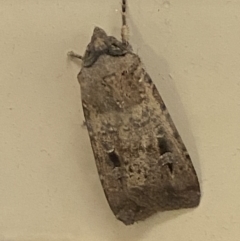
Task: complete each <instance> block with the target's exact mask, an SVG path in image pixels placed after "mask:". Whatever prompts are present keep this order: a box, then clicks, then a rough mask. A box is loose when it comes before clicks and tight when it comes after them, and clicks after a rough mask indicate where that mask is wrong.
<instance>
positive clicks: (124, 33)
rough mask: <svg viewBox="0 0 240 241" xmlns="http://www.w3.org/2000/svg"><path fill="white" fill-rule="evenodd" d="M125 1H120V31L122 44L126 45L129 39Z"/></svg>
mask: <svg viewBox="0 0 240 241" xmlns="http://www.w3.org/2000/svg"><path fill="white" fill-rule="evenodd" d="M126 12H127V0H122V29H121V36H122V43H123V44H125V45H128V37H129V29H128V26H127V17H126Z"/></svg>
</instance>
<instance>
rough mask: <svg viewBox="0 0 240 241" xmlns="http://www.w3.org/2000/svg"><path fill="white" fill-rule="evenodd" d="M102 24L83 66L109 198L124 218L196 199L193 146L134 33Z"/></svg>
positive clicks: (89, 119) (86, 103)
mask: <svg viewBox="0 0 240 241" xmlns="http://www.w3.org/2000/svg"><path fill="white" fill-rule="evenodd" d="M122 22H123V25H122V41H119V40H117V39H116V38H115V37H113V36H108V35H107V34H106V32H105V31H104V30H103V29H101V28H99V27H96V28H95V29H94V31H93V35H92V38H91V41H90V43H89V44H88V46H87V49H86V52H85V54H84V56H83V57H82V56H80V55H77V54H75V53H73V52H70V56H72V57H77V58H80V59H82V69H81V71H80V73H79V74H78V81H79V83H80V88H81V98H82V106H83V112H84V116H85V122H86V125H87V129H88V133H89V137H90V141H91V145H92V149H93V153H94V157H95V161H96V165H97V169H98V173H99V177H100V180H101V183H102V186H103V190H104V192H105V195H106V198H107V200H108V203H109V205H110V207H111V209H112V211H113V213H114V215H115V216H116V217H117V219H119V220H121V221H122V222H123V223H124V224H126V225H129V224H133V223H134V222H137V221H140V220H144V219H146V218H147V217H149V216H151V215H152V214H154V213H155V212H157V211H166V210H174V209H181V208H191V207H195V206H197V205H198V204H199V202H200V187H199V182H198V178H197V175H196V172H195V170H194V167H193V165H192V162H191V159H190V156H189V154H188V152H187V149H186V147H185V145H184V143H183V141H182V139H181V137H180V135H179V134H178V131H177V129H176V127H175V125H174V123H173V122H172V119H171V117H170V115H169V113H168V110H167V108H166V106H165V104H164V102H163V100H162V98H161V96H160V94H159V92H158V90H157V88H156V86H155V85H154V83H153V82H152V80H151V78H150V77H149V75H148V74H147V72H146V71H145V69H144V67H143V64H142V62H141V60H140V58H139V56H138V55H136V54H135V53H134V52H133V51H132V48H131V46H130V44H129V42H128V39H127V25H126V1H125V0H123V1H122Z"/></svg>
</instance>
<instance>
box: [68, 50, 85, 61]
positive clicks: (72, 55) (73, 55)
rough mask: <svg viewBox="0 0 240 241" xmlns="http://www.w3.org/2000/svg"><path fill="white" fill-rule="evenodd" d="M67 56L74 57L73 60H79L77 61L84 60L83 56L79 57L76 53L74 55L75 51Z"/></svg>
mask: <svg viewBox="0 0 240 241" xmlns="http://www.w3.org/2000/svg"><path fill="white" fill-rule="evenodd" d="M67 55H68V56H69V57H72V58H77V59H81V60H82V59H83V56H82V55H79V54H76V53H74V52H73V51H69V52H68V53H67Z"/></svg>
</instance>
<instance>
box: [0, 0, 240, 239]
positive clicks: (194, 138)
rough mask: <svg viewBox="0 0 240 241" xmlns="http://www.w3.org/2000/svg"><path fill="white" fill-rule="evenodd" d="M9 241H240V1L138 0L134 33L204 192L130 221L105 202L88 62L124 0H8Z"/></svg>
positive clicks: (2, 153)
mask: <svg viewBox="0 0 240 241" xmlns="http://www.w3.org/2000/svg"><path fill="white" fill-rule="evenodd" d="M0 6H1V7H0V32H1V41H0V53H1V56H0V68H1V71H0V165H1V168H0V241H28V240H31V241H45V240H49V241H52V240H54V241H57V240H58V241H59V240H60V241H63V240H64V241H65V240H68V241H76V240H91V241H95V240H96V241H115V240H116V241H123V240H131V241H141V240H144V241H145V240H151V241H157V240H169V241H170V240H171V241H191V240H194V241H202V240H204V241H214V240H217V241H220V240H224V241H225V240H227V241H238V240H239V237H240V229H239V223H240V201H239V200H240V185H239V183H240V128H239V123H240V67H239V66H240V45H239V39H240V17H239V12H240V2H239V1H238V0H211V1H209V0H202V1H192V0H179V1H173V0H169V1H164V0H158V1H157V0H148V1H145V0H134V1H133V0H129V12H128V22H129V27H130V30H131V32H130V40H131V43H132V45H133V48H134V50H135V51H136V52H137V53H138V54H139V55H140V56H141V58H142V60H143V62H144V63H145V66H146V69H147V71H148V73H149V74H150V75H151V77H152V79H153V80H154V82H155V83H156V85H157V87H158V89H159V91H160V93H161V95H162V97H163V99H164V100H165V103H166V105H167V107H168V109H169V112H170V113H171V115H172V118H173V120H174V122H175V124H176V126H177V127H178V130H179V132H180V134H181V136H182V138H183V140H184V142H185V145H186V146H187V148H188V150H189V153H190V155H191V156H192V159H193V163H194V166H195V168H196V170H197V173H198V176H199V179H200V184H201V189H202V199H201V203H200V206H199V207H198V208H196V209H191V210H180V211H171V212H164V213H158V214H156V215H154V216H152V217H151V218H149V219H148V220H146V221H144V222H140V223H138V224H135V225H134V226H129V227H126V226H124V225H123V224H122V223H121V222H119V221H117V220H116V219H115V217H114V216H113V214H112V213H111V210H110V208H109V207H108V204H107V201H106V199H105V197H104V194H103V191H102V188H101V185H100V182H99V179H98V176H97V170H96V167H95V163H94V158H93V154H92V150H91V146H90V142H89V138H88V133H87V130H86V129H85V128H84V127H82V122H83V114H82V109H81V104H80V89H79V85H78V83H77V78H76V76H77V74H78V72H79V69H80V67H81V63H80V62H78V61H74V62H71V61H69V59H68V58H67V56H66V53H67V52H68V51H69V50H75V51H77V52H79V53H83V52H84V51H85V47H86V46H87V44H88V42H89V40H90V36H91V34H92V29H93V28H94V26H96V25H99V26H100V27H102V28H104V29H105V30H106V31H107V32H108V33H109V34H112V35H115V36H117V37H119V36H120V25H121V17H120V16H121V15H120V0H116V1H115V0H114V1H113V0H101V1H96V0H72V1H65V0H51V1H48V0H42V1H38V0H22V1H18V0H8V1H4V0H0Z"/></svg>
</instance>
